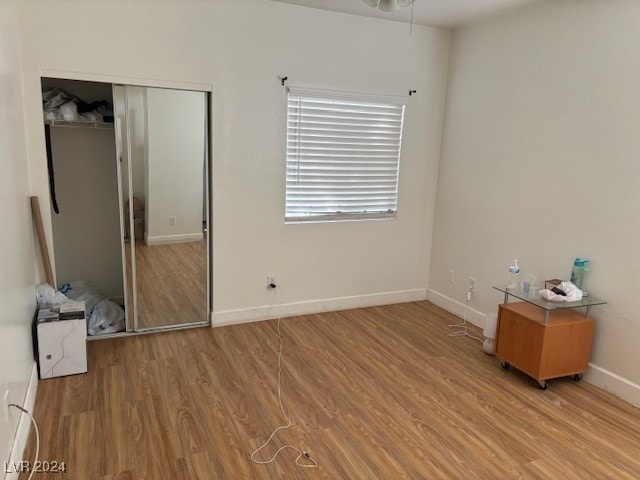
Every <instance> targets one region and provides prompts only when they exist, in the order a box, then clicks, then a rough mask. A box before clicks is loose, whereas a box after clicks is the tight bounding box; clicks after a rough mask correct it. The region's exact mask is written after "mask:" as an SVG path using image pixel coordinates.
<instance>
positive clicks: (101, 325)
mask: <svg viewBox="0 0 640 480" xmlns="http://www.w3.org/2000/svg"><path fill="white" fill-rule="evenodd" d="M87 318H88V319H89V320H88V322H87V333H88V334H89V335H101V334H105V333H115V332H121V331H123V330H124V329H125V325H124V310H123V309H122V307H121V306H120V305H118V304H117V303H116V302H112V301H111V300H102V301H100V302H98V304H97V305H96V306H95V308H94V309H93V312H92V313H91V316H90V317H87Z"/></svg>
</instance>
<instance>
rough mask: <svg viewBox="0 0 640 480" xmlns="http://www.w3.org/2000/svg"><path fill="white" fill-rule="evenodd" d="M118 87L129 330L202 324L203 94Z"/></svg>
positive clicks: (204, 220) (204, 257)
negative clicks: (131, 313)
mask: <svg viewBox="0 0 640 480" xmlns="http://www.w3.org/2000/svg"><path fill="white" fill-rule="evenodd" d="M124 88H125V105H126V110H127V132H126V137H127V139H128V145H127V146H128V154H129V155H130V159H129V168H130V192H131V194H130V198H129V204H128V205H129V215H130V218H131V222H130V226H129V229H130V233H129V242H131V243H130V246H129V248H127V249H126V251H127V252H128V257H130V258H128V262H129V263H130V265H131V266H132V267H133V268H132V272H133V276H134V277H135V279H134V282H133V284H134V288H135V291H136V295H135V298H136V306H135V310H136V330H148V329H157V328H166V327H173V326H177V325H185V324H198V323H203V322H207V321H208V314H207V310H208V309H207V304H208V302H207V291H208V282H207V265H208V249H207V218H208V212H207V201H206V198H207V188H206V186H207V182H206V172H207V136H206V122H207V114H206V113H207V109H206V99H207V96H206V94H205V93H204V92H193V91H186V90H171V89H162V88H150V87H136V86H126V87H124ZM122 179H123V180H124V176H123V178H122ZM123 190H124V188H123ZM132 240H133V241H132Z"/></svg>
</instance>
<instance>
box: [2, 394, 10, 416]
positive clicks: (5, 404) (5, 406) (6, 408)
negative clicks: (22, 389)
mask: <svg viewBox="0 0 640 480" xmlns="http://www.w3.org/2000/svg"><path fill="white" fill-rule="evenodd" d="M2 421H3V422H8V421H9V389H8V388H7V389H5V391H4V395H2Z"/></svg>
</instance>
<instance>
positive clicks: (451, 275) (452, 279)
mask: <svg viewBox="0 0 640 480" xmlns="http://www.w3.org/2000/svg"><path fill="white" fill-rule="evenodd" d="M455 280H456V272H454V271H453V270H449V283H453V282H455Z"/></svg>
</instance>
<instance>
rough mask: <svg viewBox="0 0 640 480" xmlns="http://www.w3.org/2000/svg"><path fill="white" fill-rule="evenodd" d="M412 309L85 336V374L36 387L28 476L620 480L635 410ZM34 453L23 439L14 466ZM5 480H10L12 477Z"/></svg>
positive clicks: (636, 445) (639, 456)
mask: <svg viewBox="0 0 640 480" xmlns="http://www.w3.org/2000/svg"><path fill="white" fill-rule="evenodd" d="M455 321H457V319H456V318H455V317H452V316H451V315H449V314H448V313H446V312H444V311H443V310H441V309H439V308H437V307H435V306H434V305H432V304H430V303H428V302H415V303H406V304H399V305H389V306H382V307H372V308H363V309H356V310H349V311H342V312H333V313H323V314H318V315H305V316H300V317H294V318H287V319H283V320H282V323H281V328H282V335H283V339H284V351H283V356H282V371H283V376H282V394H283V400H284V405H285V408H286V410H287V412H288V413H289V416H290V417H291V419H292V421H293V426H292V428H290V429H288V430H284V431H281V432H279V433H278V434H277V435H276V436H275V441H274V442H273V443H272V444H271V446H270V447H269V448H267V449H265V451H263V454H264V456H263V457H261V458H268V456H270V455H271V454H272V453H273V452H274V451H275V450H276V449H277V448H278V447H279V446H281V445H284V444H292V445H295V446H297V447H298V448H300V449H304V450H306V451H308V452H309V453H310V455H311V456H312V457H313V458H314V459H315V460H316V461H317V462H318V464H319V468H317V469H303V468H300V467H297V466H296V465H295V464H294V461H293V460H294V458H295V454H294V453H293V452H292V451H290V450H288V451H285V452H284V453H282V454H281V455H280V456H279V457H278V458H277V460H276V461H274V462H273V463H272V464H270V465H256V464H253V463H252V462H251V461H250V459H249V456H250V454H251V452H252V451H253V450H254V449H256V448H257V447H258V446H260V445H261V444H262V443H263V442H264V441H265V440H266V439H267V437H268V436H269V434H270V433H271V432H272V431H273V429H274V428H275V427H276V426H277V425H280V424H282V422H283V420H282V418H281V414H280V412H279V408H278V402H277V388H276V381H277V349H278V336H277V322H276V321H275V320H274V321H265V322H259V323H253V324H245V325H238V326H229V327H220V328H215V329H210V328H201V329H194V330H186V331H174V332H166V333H160V334H153V335H144V336H137V337H129V338H119V339H110V340H102V341H97V342H90V343H89V368H90V371H89V373H88V374H86V375H79V376H73V377H65V378H57V379H50V380H43V381H41V382H40V383H39V386H38V393H37V401H36V408H35V416H36V418H37V420H38V422H39V424H40V427H41V436H42V439H43V440H42V446H41V455H40V457H41V459H46V460H59V461H65V462H67V465H68V472H67V473H66V474H64V475H61V474H56V475H46V474H38V475H36V477H35V478H38V479H47V478H52V479H76V480H86V479H99V480H107V479H109V480H116V479H118V480H125V479H127V480H130V479H131V480H132V479H143V478H144V479H153V480H161V479H171V480H173V479H185V480H186V479H189V480H193V479H233V480H236V479H275V478H285V479H366V480H371V479H487V480H494V479H569V480H573V479H630V480H631V479H633V480H637V479H638V478H639V477H640V415H639V413H640V411H639V409H637V408H634V407H633V406H631V405H629V404H627V403H625V402H624V401H622V400H620V399H618V398H616V397H615V396H613V395H611V394H609V393H606V392H604V391H602V390H600V389H598V388H596V387H594V386H592V385H590V384H588V383H586V382H577V383H576V382H574V381H573V380H572V379H557V380H550V381H549V389H548V390H546V391H542V390H539V389H538V388H536V382H535V381H533V380H531V379H530V378H528V377H526V376H524V375H522V374H519V373H518V372H517V371H513V370H510V371H503V370H502V369H501V368H500V364H499V361H498V359H496V358H495V357H491V356H488V355H486V354H485V353H483V352H482V351H481V348H480V344H479V343H478V342H477V341H475V340H473V339H470V338H468V337H458V338H453V337H449V336H448V333H449V332H450V330H449V329H448V328H447V324H448V323H455ZM33 451H34V442H33V438H31V439H30V442H29V446H28V449H27V452H26V458H31V456H32V455H33ZM21 478H26V475H23V476H22V477H21Z"/></svg>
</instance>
